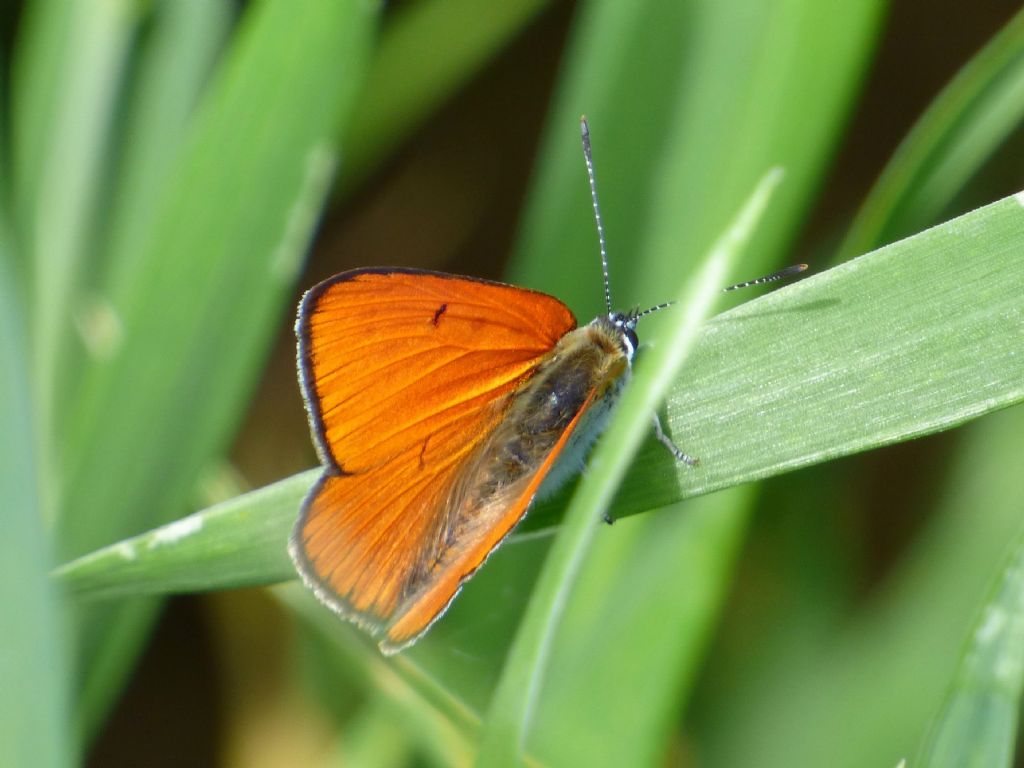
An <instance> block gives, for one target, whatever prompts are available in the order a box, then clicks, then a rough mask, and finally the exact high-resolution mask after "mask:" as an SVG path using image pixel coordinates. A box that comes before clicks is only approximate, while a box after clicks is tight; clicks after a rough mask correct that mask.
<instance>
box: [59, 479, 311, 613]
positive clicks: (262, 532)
mask: <svg viewBox="0 0 1024 768" xmlns="http://www.w3.org/2000/svg"><path fill="white" fill-rule="evenodd" d="M319 475H320V470H310V471H309V472H303V473H302V474H299V475H295V476H294V477H290V478H288V479H286V480H281V481H280V482H277V483H274V484H273V485H269V486H267V487H266V488H261V489H259V490H257V491H252V492H250V493H245V494H242V495H241V496H237V497H235V498H234V499H231V500H229V501H225V502H223V503H221V504H217V505H215V506H213V507H210V508H209V509H206V510H203V511H202V512H197V513H195V514H194V515H190V516H188V517H183V518H181V519H179V520H175V521H174V522H173V523H168V524H167V525H164V526H161V527H159V528H157V529H155V530H153V531H150V532H148V533H143V534H140V535H138V536H135V537H132V538H129V539H125V540H123V541H120V542H118V543H117V544H113V545H111V546H109V547H104V548H102V549H100V550H97V551H96V552H93V553H92V554H89V555H85V556H84V557H81V558H79V559H77V560H74V561H72V562H70V563H68V564H66V565H64V566H62V567H61V568H58V569H57V571H56V572H55V574H54V575H55V576H56V577H57V578H58V579H59V580H60V581H61V582H62V583H63V584H64V585H65V587H66V589H67V590H68V591H69V592H70V593H71V594H72V595H75V594H79V595H82V596H84V597H88V598H113V597H130V596H135V595H146V594H166V593H168V592H201V591H205V590H211V589H231V588H237V587H242V586H248V585H253V584H270V583H273V582H275V581H287V580H289V579H292V578H294V577H295V569H294V568H293V567H292V564H291V560H290V559H289V558H288V552H287V542H288V532H289V531H290V530H291V526H292V525H294V523H295V518H296V516H297V513H298V503H299V500H301V499H302V497H303V496H305V494H306V492H307V491H309V489H310V487H311V486H312V485H313V483H314V482H315V481H316V479H317V477H319ZM243 531H244V535H239V534H241V533H242V532H243Z"/></svg>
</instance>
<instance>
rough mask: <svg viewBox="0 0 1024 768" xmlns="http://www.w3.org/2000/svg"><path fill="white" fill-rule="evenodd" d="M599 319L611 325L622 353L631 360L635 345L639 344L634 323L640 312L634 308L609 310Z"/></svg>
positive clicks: (634, 352) (635, 348)
mask: <svg viewBox="0 0 1024 768" xmlns="http://www.w3.org/2000/svg"><path fill="white" fill-rule="evenodd" d="M601 319H602V320H604V321H605V322H606V323H607V324H608V325H610V326H611V330H612V332H613V334H614V335H615V337H616V338H617V339H618V340H619V346H621V347H622V351H623V353H624V354H625V355H626V358H627V359H628V360H629V361H630V362H632V361H633V355H635V354H636V350H637V347H639V346H640V340H639V339H638V338H637V335H636V323H637V320H639V319H640V313H639V312H637V311H636V310H630V311H629V312H610V313H609V314H608V315H606V316H604V317H602V318H601Z"/></svg>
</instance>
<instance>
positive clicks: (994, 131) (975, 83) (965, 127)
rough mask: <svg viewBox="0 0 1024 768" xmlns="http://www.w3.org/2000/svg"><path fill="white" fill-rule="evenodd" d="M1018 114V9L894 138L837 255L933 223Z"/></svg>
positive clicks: (1022, 102) (1022, 80)
mask: <svg viewBox="0 0 1024 768" xmlns="http://www.w3.org/2000/svg"><path fill="white" fill-rule="evenodd" d="M1022 119H1024V11H1021V12H1018V13H1017V15H1016V16H1014V18H1013V19H1012V20H1011V21H1010V22H1009V23H1008V24H1007V25H1006V26H1005V27H1004V28H1003V29H1002V31H1001V32H1000V33H999V34H998V35H996V36H995V37H994V38H993V39H992V40H991V42H989V43H988V44H987V45H986V46H985V47H984V48H983V49H982V50H981V51H980V52H979V53H978V54H976V55H975V56H974V57H973V58H972V59H971V60H970V61H969V62H968V63H967V64H966V65H965V66H964V67H963V68H962V69H961V70H960V72H959V73H957V75H956V77H954V78H953V80H952V81H951V82H950V83H949V84H948V85H947V86H946V87H945V89H943V91H942V93H940V94H939V96H938V97H937V98H936V99H935V100H934V101H933V102H932V104H931V105H930V106H929V107H928V109H927V111H926V112H925V113H924V114H923V115H922V116H921V118H920V119H919V120H918V121H917V123H916V124H915V125H914V127H913V129H912V130H911V131H910V133H909V134H908V135H907V137H906V138H905V139H904V140H903V142H902V143H901V144H900V147H899V148H898V149H897V150H896V154H895V155H894V156H893V158H892V160H891V161H890V162H889V164H888V165H887V166H886V168H885V170H884V172H883V173H882V176H881V177H880V178H879V180H878V183H877V184H875V186H874V187H873V189H872V190H871V194H870V195H869V196H868V198H867V200H866V201H865V202H864V205H863V206H862V207H861V209H860V211H859V212H858V214H857V218H856V220H855V221H854V223H853V226H852V227H851V229H850V232H849V233H848V234H847V236H846V239H845V241H844V242H843V245H842V247H841V248H840V250H839V253H838V255H837V260H840V261H841V260H845V259H847V258H850V257H852V256H856V255H858V254H860V253H864V252H865V251H866V250H868V249H870V248H874V247H876V246H878V245H880V244H883V243H886V242H891V241H892V240H895V239H896V238H898V237H904V236H906V235H908V234H910V233H912V232H916V231H917V230H919V229H921V228H922V227H925V226H928V225H929V224H931V223H932V222H933V221H935V220H936V219H937V218H938V217H939V216H940V214H941V213H942V211H943V209H944V208H945V207H946V206H948V205H949V202H950V200H951V199H952V197H953V196H954V195H955V194H956V193H957V192H958V191H959V190H960V189H962V188H963V186H964V185H965V184H966V183H967V181H969V180H970V178H971V177H972V176H973V175H974V174H975V173H976V172H977V171H978V169H979V168H980V167H981V166H982V164H983V163H984V162H985V161H986V160H988V159H989V158H990V157H991V156H992V154H993V153H994V152H995V151H996V149H998V148H999V146H1000V144H1001V143H1002V142H1003V141H1004V140H1005V139H1006V138H1007V136H1009V134H1010V133H1011V132H1012V131H1013V130H1014V129H1015V128H1017V126H1019V125H1020V123H1021V120H1022Z"/></svg>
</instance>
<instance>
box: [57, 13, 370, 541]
mask: <svg viewBox="0 0 1024 768" xmlns="http://www.w3.org/2000/svg"><path fill="white" fill-rule="evenodd" d="M308 6H309V7H308V12H304V13H298V14H296V13H294V11H295V8H294V7H293V5H292V4H289V3H282V2H264V3H261V4H257V5H254V6H252V7H251V8H250V10H249V14H248V16H247V18H246V19H245V20H244V21H243V28H242V29H241V30H240V32H239V36H238V39H237V44H236V45H235V46H234V49H233V50H232V51H231V52H230V53H229V54H228V56H227V57H226V60H225V62H224V67H223V69H222V72H221V73H220V75H219V77H218V78H217V81H216V82H215V84H214V85H213V87H212V89H211V91H210V93H209V94H208V95H207V98H206V99H205V100H204V103H203V105H202V108H201V110H200V112H199V115H198V117H197V120H196V123H195V124H194V125H193V126H192V130H191V136H190V139H189V141H188V143H187V147H186V149H185V150H184V153H183V154H182V156H181V157H180V158H179V159H178V161H177V162H176V165H175V170H174V174H173V176H172V177H171V178H170V180H169V182H168V185H169V186H168V189H167V190H166V191H165V194H164V195H163V196H162V205H161V210H160V212H159V214H158V216H157V218H156V220H155V223H154V227H153V230H152V232H151V233H150V235H149V236H148V237H147V238H146V243H147V246H146V248H145V249H144V251H143V253H141V254H138V255H137V256H135V257H134V258H133V259H132V262H131V263H130V264H122V265H114V268H113V271H112V274H113V275H114V276H115V280H114V281H113V282H112V283H111V284H110V285H108V286H106V287H105V288H104V298H105V299H107V300H108V301H109V303H110V306H111V308H112V310H113V311H114V312H115V313H116V315H117V317H118V319H119V323H120V325H121V327H122V328H123V329H124V335H123V338H122V340H121V342H120V344H119V346H118V347H117V348H116V350H114V352H113V353H112V354H111V356H110V357H109V358H106V359H96V360H94V361H93V365H92V366H91V367H90V369H89V370H88V371H87V375H86V377H85V380H84V381H83V382H82V384H81V388H80V395H79V401H78V403H77V404H76V407H74V408H73V409H71V412H72V417H73V418H72V423H71V425H70V428H69V434H68V446H67V454H66V459H67V463H68V465H69V467H70V471H69V475H70V477H69V484H68V486H69V493H68V499H69V506H70V511H69V514H68V525H67V526H66V528H65V530H64V531H62V533H63V540H64V550H65V551H66V552H72V553H77V552H84V551H88V550H91V549H93V548H95V546H96V544H98V543H103V542H105V541H112V540H116V539H117V538H120V536H122V535H124V533H125V532H128V531H131V530H133V529H134V530H140V529H145V528H146V527H147V522H149V521H157V520H160V519H161V518H164V519H166V518H167V517H168V516H169V515H171V514H174V513H175V512H177V511H178V510H180V509H181V508H182V507H183V505H184V503H185V502H186V500H187V498H188V496H189V495H190V494H191V493H192V490H193V488H194V486H195V483H196V481H197V477H198V473H199V472H200V470H201V469H202V468H204V467H205V466H206V465H207V464H208V462H210V461H211V460H212V459H213V457H214V456H215V455H216V453H217V451H218V450H220V449H221V448H222V446H223V445H224V443H225V441H226V439H227V437H228V436H229V435H230V433H231V430H232V428H233V426H234V424H235V422H236V421H237V418H238V415H239V414H240V412H241V410H242V408H243V407H244V404H245V393H246V392H247V391H248V387H249V386H250V382H251V381H252V378H253V372H254V371H255V370H256V368H257V366H258V365H259V363H260V362H261V359H262V355H263V352H264V350H265V347H266V345H267V343H268V342H269V339H270V334H271V333H272V332H273V330H274V328H275V327H276V324H277V322H278V321H279V318H280V316H281V312H282V310H283V306H282V305H283V302H284V299H285V298H286V296H287V295H288V294H289V293H290V290H291V282H292V280H293V279H294V276H295V273H296V270H297V268H298V263H299V258H300V256H301V254H302V251H303V249H304V247H305V244H306V239H307V237H308V235H309V233H310V231H311V228H312V225H313V223H314V222H315V219H316V215H317V213H318V211H319V207H320V204H321V201H322V199H323V195H324V191H325V188H326V183H327V181H328V179H329V178H330V171H331V169H332V151H331V142H330V140H329V139H330V135H331V131H332V130H334V129H335V126H336V124H337V121H338V120H339V119H340V114H341V109H342V107H343V106H347V105H348V104H349V103H350V100H351V96H352V94H353V91H354V90H355V87H356V85H357V83H358V80H359V78H360V76H361V71H362V62H363V58H364V55H365V46H366V40H367V38H368V35H369V31H370V30H369V26H370V25H369V23H368V22H369V20H370V19H371V18H372V17H370V16H369V15H368V13H367V12H366V11H365V10H363V8H362V6H361V5H360V4H359V3H358V2H355V1H354V0H353V2H349V3H329V2H318V1H316V0H309V4H308ZM288 19H290V20H291V21H290V22H289V23H286V20H288ZM325 73H326V74H325ZM261 126H262V127H261ZM185 361H187V362H185ZM139 424H148V426H149V428H148V429H146V430H140V429H139V428H138V425H139ZM111 466H113V467H128V466H130V467H132V468H133V470H132V472H130V473H124V474H121V475H120V476H118V474H120V473H111V472H110V471H109V470H108V469H106V468H108V467H111ZM157 489H159V493H156V491H157Z"/></svg>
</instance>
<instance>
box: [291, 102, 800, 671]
mask: <svg viewBox="0 0 1024 768" xmlns="http://www.w3.org/2000/svg"><path fill="white" fill-rule="evenodd" d="M581 127H582V139H583V149H584V158H585V160H586V165H587V175H588V179H589V181H590V190H591V197H592V202H593V206H594V213H595V218H596V220H597V225H598V236H599V237H598V239H599V243H600V249H601V263H602V270H603V273H604V285H605V300H606V307H607V312H606V314H603V315H599V316H598V317H597V318H595V319H594V320H593V321H591V322H590V323H588V324H587V325H584V326H582V327H577V324H576V319H575V317H574V316H573V314H572V312H571V311H570V310H569V308H568V307H566V306H565V305H564V304H563V303H562V302H561V301H559V300H558V299H556V298H554V297H552V296H548V295H547V294H544V293H540V292H537V291H532V290H528V289H525V288H518V287H515V286H511V285H506V284H503V283H497V282H491V281H487V280H480V279H475V278H471V277H459V276H455V275H449V274H444V273H440V272H428V271H424V270H418V269H403V268H368V269H355V270H351V271H348V272H343V273H341V274H338V275H335V276H334V277H332V278H329V279H327V280H325V281H324V282H322V283H320V284H318V285H316V286H314V287H313V288H312V289H310V290H309V291H308V292H307V293H306V294H305V296H304V297H303V298H302V301H301V303H300V305H299V312H298V320H297V322H296V335H297V337H298V368H299V380H300V387H301V389H302V393H303V396H304V399H305V402H306V408H307V411H308V415H309V421H310V428H311V432H312V435H313V441H314V444H315V446H316V449H317V453H318V455H319V458H320V460H321V463H322V464H323V466H324V471H323V474H322V475H321V477H320V478H319V480H318V481H317V482H316V483H315V484H314V486H313V487H312V489H311V490H310V491H309V493H308V495H307V496H306V498H305V500H304V501H303V504H302V509H301V513H300V516H299V519H298V522H297V523H296V525H295V530H294V533H293V535H292V538H291V541H290V543H289V551H290V553H291V556H292V559H293V561H294V563H295V566H296V569H297V570H298V572H299V574H300V576H301V577H302V579H303V581H304V582H305V584H306V585H307V586H308V587H310V588H311V589H312V591H313V592H314V594H315V595H316V596H317V597H318V598H319V599H320V600H321V601H322V602H323V603H325V604H326V605H327V606H329V607H330V608H331V609H333V610H334V611H335V612H336V613H338V614H340V615H341V616H342V617H344V618H346V619H349V620H351V621H354V622H355V623H357V624H358V625H360V626H361V627H363V628H364V629H366V630H368V631H369V632H370V633H371V634H372V635H373V636H374V637H375V638H377V639H378V641H379V645H380V648H381V650H382V651H383V652H384V653H386V654H390V653H394V652H397V651H399V650H401V649H402V648H404V647H406V646H408V645H409V644H411V643H413V642H415V640H417V639H418V638H419V637H420V636H422V635H423V633H424V632H426V631H427V629H428V628H429V627H430V626H431V624H433V622H434V621H436V620H437V619H438V618H439V617H440V616H441V615H442V614H443V613H444V611H445V610H446V609H447V607H448V606H449V605H450V604H451V602H452V600H453V599H454V598H455V596H456V595H457V594H458V592H459V590H460V589H461V587H462V585H463V584H464V583H465V581H466V580H467V579H468V578H469V577H470V576H472V575H473V573H474V572H475V571H476V570H477V569H478V568H479V567H480V566H481V565H482V564H483V563H484V561H485V560H486V559H487V557H488V556H489V555H490V554H491V552H493V551H494V550H495V548H497V547H498V545H499V544H501V542H502V541H503V540H504V539H505V538H506V537H507V536H508V535H509V533H510V532H511V531H512V529H513V528H514V527H515V526H516V524H517V523H518V522H519V521H520V520H521V519H522V518H523V516H524V515H525V514H526V511H527V509H528V508H529V507H530V504H531V502H532V501H533V500H534V498H536V497H537V496H538V495H539V494H542V493H546V492H548V491H550V490H553V489H555V488H557V487H558V486H559V485H560V484H562V483H563V482H564V481H565V480H566V479H567V478H568V477H570V476H571V475H573V474H574V473H576V472H577V471H579V469H580V468H581V467H582V465H583V459H584V458H585V455H586V452H587V450H588V449H589V447H590V446H591V444H592V442H593V441H594V439H596V437H597V435H598V434H599V433H600V431H601V429H602V427H603V426H604V424H605V422H606V421H607V419H608V416H609V414H610V412H611V409H612V406H613V405H614V403H615V401H616V399H617V398H618V396H619V394H620V393H621V391H622V389H623V387H624V386H625V384H626V383H627V381H628V380H629V376H630V369H631V367H632V363H633V358H634V355H635V354H636V350H637V347H638V340H637V335H636V325H637V321H638V320H639V319H640V318H641V317H643V316H644V315H646V314H649V313H650V312H654V311H656V310H659V309H662V308H663V307H665V306H668V305H659V306H657V307H652V308H651V309H648V310H645V311H643V312H638V311H633V312H626V313H622V312H615V311H613V310H612V308H611V298H610V291H609V287H608V285H609V281H608V267H607V256H606V252H605V243H604V230H603V225H602V222H601V214H600V208H599V206H598V200H597V189H596V183H595V181H594V170H593V160H592V153H591V148H590V136H589V130H588V127H587V123H586V120H583V121H582V123H581ZM803 266H804V265H800V267H803ZM795 269H796V268H793V267H790V268H788V269H787V270H782V271H781V272H778V273H774V274H773V275H769V276H766V277H764V278H759V279H758V280H756V281H749V282H748V283H741V284H739V285H737V286H731V288H730V289H732V288H738V287H745V286H746V285H754V284H760V283H763V282H770V281H772V280H776V279H780V278H781V277H783V276H785V275H787V274H791V273H792V271H794V270H795ZM654 424H655V434H656V435H657V437H658V438H659V439H660V440H661V441H662V442H663V443H664V444H665V445H666V447H668V448H669V450H670V451H671V452H672V453H673V455H674V456H675V457H676V458H677V459H678V460H680V461H683V462H685V463H687V464H690V465H695V464H696V463H697V461H696V459H694V458H692V457H690V456H688V455H687V454H686V453H684V452H683V451H682V450H680V449H679V448H678V447H676V445H675V444H674V443H673V442H672V441H671V439H669V437H668V436H667V435H666V434H665V433H664V431H663V430H662V428H661V424H660V422H659V421H658V419H657V417H656V416H655V418H654Z"/></svg>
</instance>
